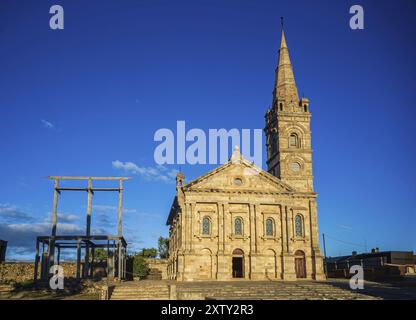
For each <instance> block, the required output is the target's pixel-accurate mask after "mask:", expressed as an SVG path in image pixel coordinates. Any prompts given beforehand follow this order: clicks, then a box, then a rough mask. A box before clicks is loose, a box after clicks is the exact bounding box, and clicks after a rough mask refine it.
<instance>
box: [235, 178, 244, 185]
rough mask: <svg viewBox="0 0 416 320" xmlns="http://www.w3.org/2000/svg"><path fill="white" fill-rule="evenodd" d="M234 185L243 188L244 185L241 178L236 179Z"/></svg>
mask: <svg viewBox="0 0 416 320" xmlns="http://www.w3.org/2000/svg"><path fill="white" fill-rule="evenodd" d="M234 184H235V185H237V186H241V185H242V184H243V180H241V178H235V179H234Z"/></svg>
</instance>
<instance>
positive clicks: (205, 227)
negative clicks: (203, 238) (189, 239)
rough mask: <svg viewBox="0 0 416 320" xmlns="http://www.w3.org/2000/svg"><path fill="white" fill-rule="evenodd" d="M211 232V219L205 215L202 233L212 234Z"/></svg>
mask: <svg viewBox="0 0 416 320" xmlns="http://www.w3.org/2000/svg"><path fill="white" fill-rule="evenodd" d="M210 233H211V221H210V220H209V218H208V217H204V218H203V219H202V234H210Z"/></svg>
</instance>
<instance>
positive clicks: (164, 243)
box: [158, 237, 169, 259]
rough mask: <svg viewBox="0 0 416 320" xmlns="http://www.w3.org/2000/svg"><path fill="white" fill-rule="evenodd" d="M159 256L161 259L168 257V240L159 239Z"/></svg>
mask: <svg viewBox="0 0 416 320" xmlns="http://www.w3.org/2000/svg"><path fill="white" fill-rule="evenodd" d="M158 244H159V256H160V258H161V259H167V258H168V257H169V238H163V237H159V239H158Z"/></svg>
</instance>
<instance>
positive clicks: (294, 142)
mask: <svg viewBox="0 0 416 320" xmlns="http://www.w3.org/2000/svg"><path fill="white" fill-rule="evenodd" d="M297 147H298V136H297V135H296V133H292V134H290V137H289V148H297Z"/></svg>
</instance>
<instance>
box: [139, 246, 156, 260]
mask: <svg viewBox="0 0 416 320" xmlns="http://www.w3.org/2000/svg"><path fill="white" fill-rule="evenodd" d="M139 255H141V256H142V257H144V258H156V256H157V249H156V248H143V249H142V251H140V252H139Z"/></svg>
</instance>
